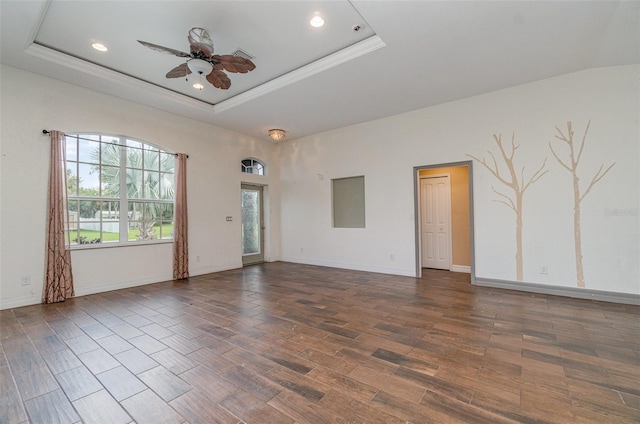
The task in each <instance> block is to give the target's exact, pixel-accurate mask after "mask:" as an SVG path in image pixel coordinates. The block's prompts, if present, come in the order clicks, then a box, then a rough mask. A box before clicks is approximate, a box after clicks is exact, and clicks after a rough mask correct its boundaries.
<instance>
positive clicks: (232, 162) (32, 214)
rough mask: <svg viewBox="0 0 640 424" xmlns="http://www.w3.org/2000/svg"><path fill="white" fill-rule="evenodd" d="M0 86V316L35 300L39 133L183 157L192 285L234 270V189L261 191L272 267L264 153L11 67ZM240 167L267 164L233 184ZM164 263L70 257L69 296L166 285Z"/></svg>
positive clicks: (154, 257)
mask: <svg viewBox="0 0 640 424" xmlns="http://www.w3.org/2000/svg"><path fill="white" fill-rule="evenodd" d="M0 78H1V93H2V98H1V105H0V106H1V113H2V115H1V116H0V119H1V130H0V142H1V143H0V148H1V158H2V161H1V173H0V175H1V181H0V182H1V185H0V187H1V188H0V190H1V191H0V194H1V198H2V201H1V204H0V205H1V209H0V211H1V214H0V219H1V226H0V237H1V240H0V243H1V244H0V249H1V250H0V253H1V261H0V263H1V268H0V308H7V307H13V306H20V305H25V304H32V303H39V302H40V299H41V294H42V281H43V278H44V251H45V239H44V235H45V224H46V220H45V207H46V193H47V178H48V157H49V141H48V137H46V136H43V135H42V133H41V131H42V130H43V129H57V130H61V131H65V132H69V133H74V132H98V133H106V134H122V135H127V136H130V137H133V138H137V139H140V140H144V141H148V142H150V143H154V144H157V145H159V146H162V147H164V148H166V149H168V150H171V151H175V152H184V153H187V154H189V156H190V158H189V160H188V175H187V179H188V197H189V252H190V273H191V275H198V274H203V273H207V272H213V271H217V270H222V269H230V268H237V267H240V266H242V261H241V240H240V182H241V181H247V182H253V183H259V184H268V185H269V188H268V196H269V202H270V203H269V209H268V210H267V211H265V212H266V214H267V219H268V220H267V226H268V230H267V231H268V235H267V244H266V250H267V256H268V257H269V258H270V259H277V258H278V257H279V249H280V246H279V244H280V238H279V234H280V217H279V205H280V200H279V166H278V162H277V155H276V151H277V148H276V147H274V145H273V144H272V143H270V142H268V141H264V140H256V139H253V138H250V137H247V136H244V135H241V134H238V133H235V132H231V131H227V130H224V129H221V128H218V127H215V126H212V125H208V124H205V123H202V122H198V121H194V120H190V119H187V118H184V117H180V116H177V115H173V114H170V113H166V112H162V111H159V110H156V109H153V108H150V107H146V106H142V105H139V104H135V103H132V102H128V101H124V100H121V99H118V98H115V97H112V96H109V95H105V94H101V93H97V92H94V91H91V90H87V89H84V88H80V87H77V86H74V85H70V84H66V83H63V82H60V81H56V80H52V79H49V78H44V77H41V76H38V75H35V74H31V73H27V72H23V71H20V70H17V69H15V68H11V67H6V66H3V67H2V68H1V74H0ZM245 157H253V158H258V159H261V160H262V161H264V162H266V164H267V166H268V171H269V175H267V176H266V177H260V176H254V175H248V174H242V173H241V172H240V161H241V160H242V159H244V158H245ZM226 216H232V217H233V221H232V222H227V221H226V220H225V217H226ZM198 257H199V259H200V260H199V261H198V260H197V258H198ZM171 261H172V245H171V244H154V245H146V246H135V247H117V248H100V249H91V250H74V251H73V252H72V263H73V273H74V280H75V288H76V294H77V295H83V294H88V293H95V292H100V291H105V290H112V289H116V288H120V287H129V286H134V285H139V284H146V283H150V282H158V281H164V280H168V279H171V275H172V272H171V269H172V263H171ZM23 277H30V280H31V285H30V286H22V285H21V279H22V278H23Z"/></svg>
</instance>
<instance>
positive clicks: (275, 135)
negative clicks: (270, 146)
mask: <svg viewBox="0 0 640 424" xmlns="http://www.w3.org/2000/svg"><path fill="white" fill-rule="evenodd" d="M284 136H285V131H284V130H281V129H278V128H273V129H270V130H269V137H271V138H272V139H273V140H275V141H281V140H282V139H284Z"/></svg>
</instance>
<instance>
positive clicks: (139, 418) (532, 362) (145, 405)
mask: <svg viewBox="0 0 640 424" xmlns="http://www.w3.org/2000/svg"><path fill="white" fill-rule="evenodd" d="M0 318H1V320H2V321H1V325H0V329H1V333H0V335H1V342H2V355H1V357H0V373H1V374H0V394H1V399H0V400H1V408H0V423H22V422H27V421H28V422H31V423H47V424H51V423H56V422H60V423H75V422H85V423H100V424H109V423H129V422H137V423H139V424H142V423H153V424H157V423H183V422H191V423H238V422H245V423H261V424H262V423H294V422H298V423H325V422H331V423H401V424H405V423H413V424H416V423H428V422H436V423H456V422H461V423H506V422H525V423H529V422H536V423H537V422H556V423H599V424H600V423H625V422H626V423H638V422H639V420H640V334H639V333H640V327H639V326H640V320H639V318H640V308H639V307H634V306H625V305H618V304H610V303H599V302H592V301H585V300H575V299H567V298H562V297H553V296H542V295H531V294H526V293H518V292H512V291H502V290H495V289H488V288H480V287H472V286H471V285H470V284H469V276H468V275H466V274H457V273H451V272H445V271H434V270H429V271H426V272H425V276H424V277H423V278H422V279H415V278H406V277H395V276H389V275H382V274H371V273H366V272H357V271H345V270H336V269H331V268H322V267H314V266H306V265H296V264H289V263H270V264H264V265H257V266H252V267H248V268H245V269H241V270H233V271H227V272H221V273H217V274H210V275H206V276H200V277H195V278H191V279H190V280H189V281H188V282H166V283H160V284H153V285H148V286H143V287H138V288H131V289H125V290H118V291H113V292H108V293H102V294H97V295H91V296H85V297H80V298H75V299H72V300H70V301H67V302H65V303H62V304H56V305H47V306H43V305H37V306H29V307H24V308H17V309H13V310H5V311H2V312H1V313H0Z"/></svg>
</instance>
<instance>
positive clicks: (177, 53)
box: [138, 40, 191, 57]
mask: <svg viewBox="0 0 640 424" xmlns="http://www.w3.org/2000/svg"><path fill="white" fill-rule="evenodd" d="M138 43H140V44H142V45H143V46H145V47H148V48H150V49H151V50H155V51H157V52H160V53H167V54H172V55H174V56H178V57H191V55H190V54H189V53H185V52H181V51H180V50H175V49H170V48H169V47H164V46H159V45H157V44H153V43H147V42H146V41H140V40H138Z"/></svg>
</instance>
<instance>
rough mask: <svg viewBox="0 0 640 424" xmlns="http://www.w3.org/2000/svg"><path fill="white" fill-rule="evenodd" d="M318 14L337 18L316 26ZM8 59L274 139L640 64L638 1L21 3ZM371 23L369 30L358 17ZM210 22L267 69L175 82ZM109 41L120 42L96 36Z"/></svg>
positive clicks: (2, 13) (5, 10) (232, 46)
mask: <svg viewBox="0 0 640 424" xmlns="http://www.w3.org/2000/svg"><path fill="white" fill-rule="evenodd" d="M314 14H320V15H322V16H323V17H324V18H325V20H326V25H325V26H324V27H323V28H319V29H316V28H312V27H311V26H310V25H309V24H308V22H309V19H310V18H311V17H313V16H314ZM0 18H1V21H0V24H1V25H0V31H1V32H0V35H1V50H0V55H1V59H2V63H3V64H6V65H9V66H14V67H17V68H21V69H25V70H29V71H32V72H35V73H39V74H42V75H46V76H50V77H52V78H57V79H60V80H63V81H68V82H71V83H73V84H77V85H80V86H84V87H89V88H92V89H95V90H97V91H102V92H105V93H109V94H113V95H116V96H120V97H123V98H126V99H129V100H133V101H135V102H138V103H141V104H145V105H149V106H153V107H156V108H159V109H163V110H167V111H170V112H174V113H178V114H180V115H184V116H188V117H191V118H194V119H198V120H202V121H205V122H209V123H212V124H214V125H218V126H220V127H224V128H228V129H231V130H235V131H238V132H240V133H244V134H247V135H250V136H254V137H257V138H260V139H264V140H265V141H266V140H269V139H268V137H267V136H266V134H267V130H268V129H270V128H283V129H285V130H286V131H287V138H286V140H291V139H294V138H297V137H302V136H306V135H310V134H314V133H318V132H321V131H325V130H329V129H333V128H339V127H342V126H346V125H351V124H355V123H358V122H364V121H369V120H372V119H377V118H381V117H384V116H389V115H394V114H398V113H402V112H406V111H410V110H415V109H419V108H424V107H428V106H432V105H436V104H440V103H445V102H449V101H452V100H456V99H460V98H464V97H469V96H473V95H477V94H481V93H486V92H490V91H494V90H499V89H502V88H506V87H510V86H514V85H518V84H523V83H527V82H530V81H535V80H540V79H543V78H548V77H552V76H555V75H561V74H566V73H569V72H574V71H578V70H581V69H587V68H592V67H602V66H612V65H624V64H636V63H640V2H637V1H589V2H586V1H567V2H562V1H533V2H530V1H418V0H414V1H399V0H389V1H360V0H352V1H350V2H349V1H343V0H333V1H312V0H308V1H301V0H299V1H124V0H119V1H95V0H94V1H88V0H84V1H37V0H31V1H23V0H21V1H7V0H0ZM354 25H360V26H361V28H362V30H361V31H358V32H355V31H353V29H352V27H353V26H354ZM192 27H203V28H205V29H206V30H207V31H208V32H209V34H210V35H211V37H212V39H213V42H214V45H215V53H216V54H230V53H232V52H234V51H235V50H236V49H238V48H241V49H242V50H244V51H246V52H247V53H249V54H251V55H252V56H254V57H255V59H254V60H253V61H254V63H255V64H256V69H255V70H253V71H252V72H250V73H248V74H229V75H230V78H231V81H232V86H231V88H230V89H229V90H218V89H215V88H214V87H212V86H210V85H207V86H206V87H205V90H203V91H201V92H200V91H197V90H194V89H193V88H192V87H191V84H190V83H188V82H186V81H185V80H184V79H182V78H177V79H166V78H165V77H164V75H165V74H166V72H167V71H169V70H170V69H171V68H173V67H175V66H177V65H179V64H180V63H183V61H184V59H181V58H179V57H175V56H171V55H166V54H161V53H158V52H155V51H152V50H150V49H147V48H145V47H143V46H142V45H140V44H139V43H137V41H136V40H143V41H148V42H151V43H154V44H159V45H163V46H166V47H170V48H173V49H176V50H181V51H185V52H188V51H189V45H188V42H187V38H186V37H187V33H188V31H189V29H190V28H192ZM95 41H99V42H101V43H103V44H105V45H107V46H108V47H109V52H107V53H102V54H101V53H98V52H96V51H95V50H93V49H92V48H91V47H90V45H91V43H92V42H95Z"/></svg>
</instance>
